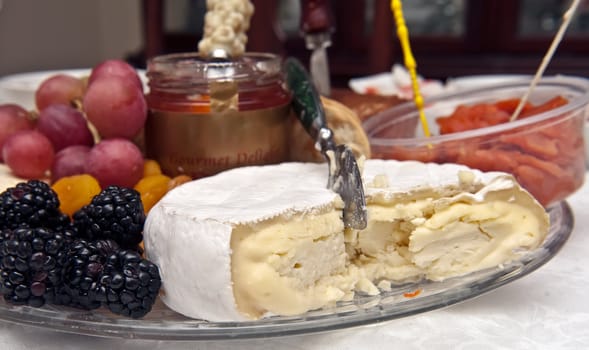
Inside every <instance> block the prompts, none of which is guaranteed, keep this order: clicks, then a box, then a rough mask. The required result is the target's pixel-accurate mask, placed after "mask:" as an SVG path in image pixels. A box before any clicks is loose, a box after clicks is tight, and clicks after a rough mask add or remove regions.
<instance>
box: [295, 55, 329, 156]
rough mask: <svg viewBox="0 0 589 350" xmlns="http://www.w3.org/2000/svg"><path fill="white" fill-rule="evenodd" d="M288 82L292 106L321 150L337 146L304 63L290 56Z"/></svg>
mask: <svg viewBox="0 0 589 350" xmlns="http://www.w3.org/2000/svg"><path fill="white" fill-rule="evenodd" d="M284 66H285V71H286V83H287V85H288V88H289V89H290V91H291V92H292V104H291V105H292V108H293V110H294V112H295V114H296V116H297V117H298V118H299V120H300V121H301V123H302V124H303V127H304V128H305V130H306V131H307V132H308V133H309V135H311V137H312V138H313V140H315V141H316V142H318V143H319V144H320V147H321V151H325V150H326V149H329V148H332V147H335V144H334V142H333V135H332V132H331V130H329V128H328V127H327V121H326V118H325V110H324V109H323V105H322V104H321V99H320V98H319V93H317V90H316V89H315V86H313V83H312V82H311V79H309V74H308V73H307V70H306V69H305V67H303V65H302V63H301V62H300V61H299V60H297V59H296V58H292V57H289V58H287V59H286V61H285V63H284Z"/></svg>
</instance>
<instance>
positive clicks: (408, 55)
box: [391, 0, 431, 137]
mask: <svg viewBox="0 0 589 350" xmlns="http://www.w3.org/2000/svg"><path fill="white" fill-rule="evenodd" d="M391 10H392V11H393V16H394V17H395V24H396V26H397V36H398V37H399V41H400V42H401V48H402V50H403V58H404V60H405V67H406V68H407V70H408V71H409V75H410V76H411V85H412V87H413V101H414V102H415V107H417V111H418V113H419V119H420V120H421V127H422V128H423V134H424V135H425V137H430V135H431V134H430V131H429V126H428V124H427V119H425V113H424V112H423V97H422V96H421V93H420V91H419V82H418V81H417V62H415V57H413V53H412V52H411V45H410V44H409V30H408V29H407V26H406V25H405V18H404V16H403V5H402V4H401V0H391Z"/></svg>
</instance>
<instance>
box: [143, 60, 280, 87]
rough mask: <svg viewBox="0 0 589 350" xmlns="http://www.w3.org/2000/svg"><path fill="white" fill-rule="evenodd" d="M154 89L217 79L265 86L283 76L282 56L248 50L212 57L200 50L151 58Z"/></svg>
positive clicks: (212, 81)
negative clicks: (221, 56)
mask: <svg viewBox="0 0 589 350" xmlns="http://www.w3.org/2000/svg"><path fill="white" fill-rule="evenodd" d="M147 78H148V79H149V85H150V88H153V87H156V88H157V89H165V90H168V91H169V90H175V89H179V90H185V89H187V88H188V89H189V88H191V87H193V88H198V87H202V86H207V85H209V84H211V83H215V82H227V81H232V82H236V83H238V84H240V83H249V82H255V84H256V85H265V84H268V83H273V82H276V80H277V79H279V78H282V59H281V57H280V56H278V55H274V54H270V53H246V54H244V55H242V56H240V57H236V58H232V59H230V60H219V59H211V58H209V57H203V56H201V55H200V54H199V53H196V52H194V53H179V54H169V55H162V56H157V57H155V58H153V59H150V60H149V61H148V65H147Z"/></svg>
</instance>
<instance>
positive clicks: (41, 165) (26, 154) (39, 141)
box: [2, 130, 55, 179]
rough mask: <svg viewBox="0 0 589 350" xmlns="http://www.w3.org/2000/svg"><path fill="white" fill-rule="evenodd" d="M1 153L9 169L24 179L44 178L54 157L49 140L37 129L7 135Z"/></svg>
mask: <svg viewBox="0 0 589 350" xmlns="http://www.w3.org/2000/svg"><path fill="white" fill-rule="evenodd" d="M2 155H3V157H4V162H5V163H6V165H8V167H9V168H10V170H12V172H13V173H14V174H15V175H16V176H19V177H22V178H25V179H42V178H44V177H45V175H46V172H47V171H48V170H49V168H51V164H53V159H54V158H55V153H54V151H53V146H52V145H51V141H49V139H48V138H47V137H46V136H45V135H43V134H41V133H40V132H38V131H37V130H23V131H19V132H17V133H16V134H13V135H11V136H10V137H8V139H6V142H4V147H2Z"/></svg>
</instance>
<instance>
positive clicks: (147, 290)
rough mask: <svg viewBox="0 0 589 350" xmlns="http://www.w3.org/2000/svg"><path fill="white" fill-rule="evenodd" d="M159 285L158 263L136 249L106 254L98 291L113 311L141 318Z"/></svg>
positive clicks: (149, 307) (153, 300) (156, 293)
mask: <svg viewBox="0 0 589 350" xmlns="http://www.w3.org/2000/svg"><path fill="white" fill-rule="evenodd" d="M160 286H161V278H160V274H159V270H158V268H157V266H156V265H155V264H153V263H152V262H150V261H148V260H145V259H142V258H141V256H140V255H139V253H137V252H136V251H133V250H121V251H119V252H116V253H113V254H111V255H110V256H109V257H108V258H107V261H106V264H105V265H104V268H103V271H102V277H101V278H100V281H99V283H98V285H97V286H96V288H95V292H96V295H97V296H98V297H99V299H101V300H104V302H103V304H104V305H105V306H106V307H108V308H109V309H110V311H112V312H113V313H115V314H119V315H123V316H127V317H132V318H140V317H143V316H145V314H147V313H148V312H149V311H150V310H151V308H152V306H153V303H154V302H155V300H156V297H157V295H158V292H159V289H160Z"/></svg>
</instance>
